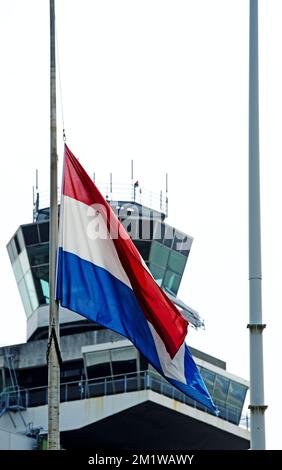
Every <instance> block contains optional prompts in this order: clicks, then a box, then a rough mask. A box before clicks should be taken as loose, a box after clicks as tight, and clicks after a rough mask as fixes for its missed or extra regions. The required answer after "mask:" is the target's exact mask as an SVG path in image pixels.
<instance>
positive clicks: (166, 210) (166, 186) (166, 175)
mask: <svg viewBox="0 0 282 470" xmlns="http://www.w3.org/2000/svg"><path fill="white" fill-rule="evenodd" d="M165 215H166V217H167V216H168V173H166V174H165Z"/></svg>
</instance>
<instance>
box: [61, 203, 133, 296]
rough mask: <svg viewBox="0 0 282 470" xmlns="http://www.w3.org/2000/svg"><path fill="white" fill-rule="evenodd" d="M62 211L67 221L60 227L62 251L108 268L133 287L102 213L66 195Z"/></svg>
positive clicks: (63, 217) (111, 272) (63, 218)
mask: <svg viewBox="0 0 282 470" xmlns="http://www.w3.org/2000/svg"><path fill="white" fill-rule="evenodd" d="M61 211H62V213H61V220H64V221H65V224H67V226H65V227H60V246H61V247H62V248H63V250H64V251H67V252H69V253H73V254H74V255H77V256H79V257H80V258H82V259H84V260H86V261H90V262H91V263H93V264H95V265H96V266H99V267H101V268H104V269H106V270H107V271H108V272H109V273H110V274H112V275H113V276H115V277H116V278H117V279H119V280H120V281H121V282H123V283H124V284H126V285H127V286H128V287H129V288H130V289H132V286H131V283H130V281H129V279H128V277H127V274H126V273H125V271H124V269H123V266H122V264H121V262H120V260H119V257H118V254H117V252H116V248H115V245H114V242H113V240H112V239H111V238H110V237H109V233H108V230H107V227H106V224H105V222H104V220H103V218H102V216H101V215H100V214H98V213H97V212H96V211H95V210H94V209H93V208H92V207H91V206H88V205H87V204H84V203H83V202H80V201H77V200H76V199H73V198H71V197H69V196H65V195H63V196H62V204H61Z"/></svg>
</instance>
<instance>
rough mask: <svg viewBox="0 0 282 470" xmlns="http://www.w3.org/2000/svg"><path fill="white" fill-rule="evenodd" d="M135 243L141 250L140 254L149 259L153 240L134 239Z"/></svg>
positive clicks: (146, 259)
mask: <svg viewBox="0 0 282 470" xmlns="http://www.w3.org/2000/svg"><path fill="white" fill-rule="evenodd" d="M134 245H135V246H136V248H137V250H138V251H139V253H140V255H141V256H142V258H143V259H144V261H148V260H149V254H150V247H151V242H150V241H139V240H137V241H135V240H134Z"/></svg>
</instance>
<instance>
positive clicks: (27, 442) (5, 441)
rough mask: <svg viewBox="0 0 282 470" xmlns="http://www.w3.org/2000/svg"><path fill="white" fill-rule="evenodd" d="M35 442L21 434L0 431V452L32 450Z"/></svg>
mask: <svg viewBox="0 0 282 470" xmlns="http://www.w3.org/2000/svg"><path fill="white" fill-rule="evenodd" d="M35 446H36V440H35V439H32V438H31V437H27V436H24V435H22V434H15V433H13V432H10V431H5V430H4V429H0V450H32V449H34V448H35Z"/></svg>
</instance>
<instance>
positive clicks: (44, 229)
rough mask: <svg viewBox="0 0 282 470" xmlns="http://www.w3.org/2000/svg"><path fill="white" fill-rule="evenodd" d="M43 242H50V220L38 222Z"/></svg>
mask: <svg viewBox="0 0 282 470" xmlns="http://www.w3.org/2000/svg"><path fill="white" fill-rule="evenodd" d="M38 228H39V235H40V241H41V243H44V242H49V222H44V223H41V224H38Z"/></svg>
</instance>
